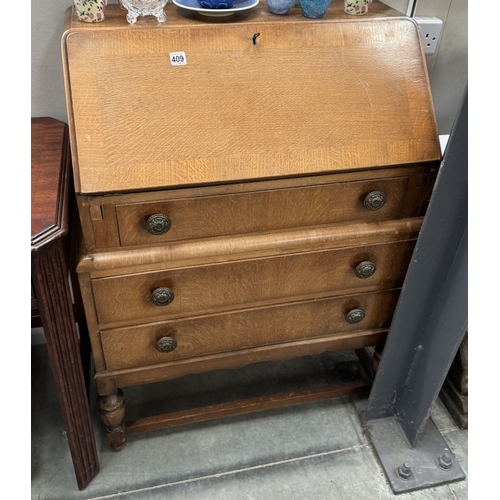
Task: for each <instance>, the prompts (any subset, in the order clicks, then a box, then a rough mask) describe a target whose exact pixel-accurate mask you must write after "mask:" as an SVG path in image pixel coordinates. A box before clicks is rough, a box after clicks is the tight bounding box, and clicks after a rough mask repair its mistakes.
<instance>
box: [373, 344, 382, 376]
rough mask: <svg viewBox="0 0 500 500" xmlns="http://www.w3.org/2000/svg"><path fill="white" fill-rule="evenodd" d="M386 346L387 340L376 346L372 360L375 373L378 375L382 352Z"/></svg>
mask: <svg viewBox="0 0 500 500" xmlns="http://www.w3.org/2000/svg"><path fill="white" fill-rule="evenodd" d="M384 345H385V340H384V341H382V342H380V343H378V344H377V345H376V346H375V351H374V352H373V358H372V366H373V372H374V373H377V370H378V365H379V364H380V360H381V359H382V352H383V350H384Z"/></svg>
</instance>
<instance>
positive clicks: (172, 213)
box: [116, 176, 408, 246]
mask: <svg viewBox="0 0 500 500" xmlns="http://www.w3.org/2000/svg"><path fill="white" fill-rule="evenodd" d="M407 184H408V177H407V176H403V177H395V178H386V179H379V180H369V181H359V182H336V183H329V184H326V185H320V186H305V187H294V188H288V189H273V190H262V191H256V192H245V193H236V194H222V195H214V196H199V197H193V198H187V199H171V200H169V201H161V200H158V201H151V202H145V203H125V204H118V205H117V206H116V216H117V222H118V232H119V239H120V242H121V245H122V246H134V245H148V244H157V243H165V242H171V241H178V240H187V239H193V238H209V237H214V236H224V235H231V234H241V233H252V232H260V231H270V230H276V229H285V228H293V227H304V226H314V225H319V224H331V223H336V222H343V221H350V220H364V221H370V220H378V219H393V218H397V217H399V216H400V215H401V211H402V207H403V202H404V200H405V193H406V189H407Z"/></svg>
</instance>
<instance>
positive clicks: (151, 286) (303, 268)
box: [92, 240, 415, 328]
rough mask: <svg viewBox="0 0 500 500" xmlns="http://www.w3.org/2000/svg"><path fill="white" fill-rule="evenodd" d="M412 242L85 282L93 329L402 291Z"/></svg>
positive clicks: (316, 252) (412, 246) (210, 265)
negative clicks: (89, 289) (92, 307)
mask: <svg viewBox="0 0 500 500" xmlns="http://www.w3.org/2000/svg"><path fill="white" fill-rule="evenodd" d="M414 245H415V240H405V241H397V242H392V243H386V244H378V245H371V246H361V247H354V248H353V247H350V248H340V249H334V250H332V249H330V250H322V251H312V252H306V253H296V254H289V255H281V256H276V257H266V258H258V259H249V260H239V261H233V262H225V263H216V264H208V265H202V266H193V267H183V268H179V269H169V270H168V271H155V272H148V273H141V274H132V275H127V276H113V277H106V278H96V279H93V280H92V289H93V293H94V298H95V304H96V309H97V316H98V321H99V323H100V325H101V328H111V327H118V326H123V325H129V324H139V323H146V322H151V321H158V320H160V319H175V318H181V317H186V316H192V315H201V314H207V313H214V312H222V311H228V310H233V309H239V308H242V307H253V306H256V305H260V304H266V303H267V304H268V303H275V302H281V301H289V300H291V299H304V298H308V297H310V298H312V297H321V296H331V295H336V294H342V295H344V294H347V293H349V292H350V291H356V290H357V291H359V290H362V289H365V290H374V289H382V288H397V287H400V286H401V285H402V282H403V279H404V276H405V272H406V268H407V266H408V263H409V261H410V258H411V255H412V252H413V248H414Z"/></svg>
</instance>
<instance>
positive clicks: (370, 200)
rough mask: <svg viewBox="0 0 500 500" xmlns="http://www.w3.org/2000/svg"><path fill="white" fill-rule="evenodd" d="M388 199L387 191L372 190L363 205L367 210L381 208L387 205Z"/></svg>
mask: <svg viewBox="0 0 500 500" xmlns="http://www.w3.org/2000/svg"><path fill="white" fill-rule="evenodd" d="M386 200H387V198H386V196H385V193H383V192H382V191H372V192H370V193H368V194H367V195H366V196H365V199H364V200H363V206H364V207H365V208H366V210H372V211H374V210H379V209H381V208H382V207H383V206H384V205H385V202H386Z"/></svg>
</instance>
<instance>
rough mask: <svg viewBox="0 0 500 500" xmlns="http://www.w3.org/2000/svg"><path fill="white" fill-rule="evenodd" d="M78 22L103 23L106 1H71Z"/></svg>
mask: <svg viewBox="0 0 500 500" xmlns="http://www.w3.org/2000/svg"><path fill="white" fill-rule="evenodd" d="M73 3H74V4H75V8H76V14H77V16H78V20H79V21H83V22H85V23H100V22H101V21H104V18H105V16H104V11H105V10H106V4H107V0H73Z"/></svg>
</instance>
